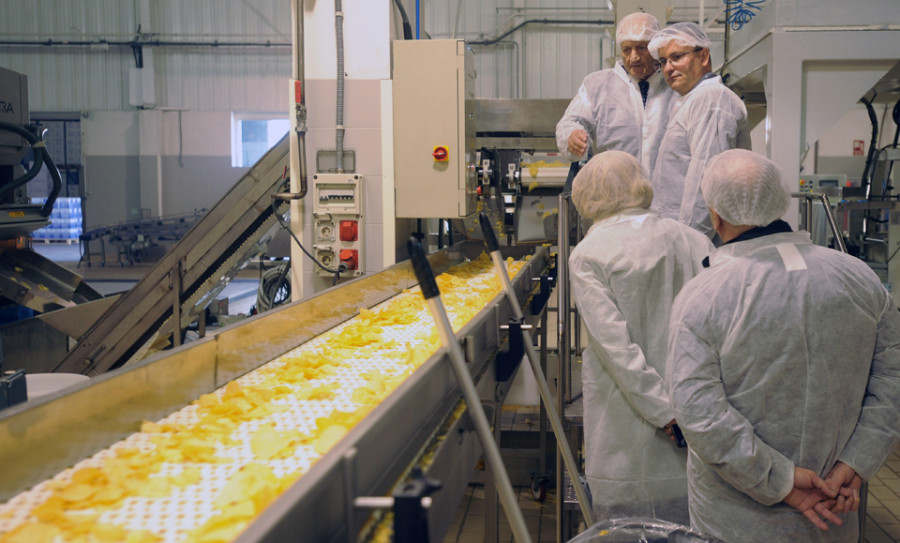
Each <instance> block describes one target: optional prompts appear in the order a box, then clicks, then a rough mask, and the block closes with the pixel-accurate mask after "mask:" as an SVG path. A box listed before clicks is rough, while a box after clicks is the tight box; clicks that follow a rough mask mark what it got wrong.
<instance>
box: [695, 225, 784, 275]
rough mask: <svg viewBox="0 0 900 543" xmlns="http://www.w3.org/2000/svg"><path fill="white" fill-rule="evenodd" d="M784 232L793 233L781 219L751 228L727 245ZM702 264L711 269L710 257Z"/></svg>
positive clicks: (726, 243) (727, 242)
mask: <svg viewBox="0 0 900 543" xmlns="http://www.w3.org/2000/svg"><path fill="white" fill-rule="evenodd" d="M784 232H793V230H791V225H789V224H788V223H786V222H784V221H783V220H781V219H777V220H775V221H773V222H770V223H769V224H767V225H765V226H757V227H755V228H751V229H750V230H747V231H746V232H744V233H743V234H741V235H740V236H738V237H736V238H734V239H732V240H731V241H726V242H725V245H728V244H729V243H737V242H739V241H747V240H750V239H755V238H761V237H763V236H769V235H771V234H781V233H784ZM702 264H703V267H704V268H708V267H709V257H708V256H707V257H706V258H704V259H703V262H702Z"/></svg>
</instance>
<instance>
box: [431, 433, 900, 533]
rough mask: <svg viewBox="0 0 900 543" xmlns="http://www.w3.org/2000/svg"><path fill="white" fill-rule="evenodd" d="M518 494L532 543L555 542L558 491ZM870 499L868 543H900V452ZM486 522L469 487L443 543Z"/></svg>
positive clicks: (479, 491)
mask: <svg viewBox="0 0 900 543" xmlns="http://www.w3.org/2000/svg"><path fill="white" fill-rule="evenodd" d="M515 490H516V495H517V497H518V501H519V506H520V507H521V508H522V515H523V516H524V517H525V524H526V526H528V528H529V531H530V533H531V538H532V542H533V543H548V542H555V541H556V506H555V501H556V491H555V490H552V489H551V490H550V491H548V493H547V498H546V499H545V501H544V502H543V503H540V502H537V501H535V500H534V498H532V495H531V489H530V488H529V487H516V488H515ZM867 499H868V504H867V507H866V525H865V530H864V538H865V543H897V542H898V541H900V448H898V450H897V451H895V452H894V454H892V455H891V456H890V458H889V459H888V461H887V463H886V464H885V465H884V466H883V467H882V468H881V470H880V471H879V472H878V474H877V475H876V476H875V477H874V478H873V479H872V480H871V481H869V492H868V497H867ZM484 518H485V517H484V487H483V486H481V485H470V486H469V489H468V491H467V492H466V496H465V498H464V500H463V502H462V503H461V504H460V508H459V510H458V511H457V513H456V518H455V519H454V521H453V525H452V526H451V528H450V531H449V532H448V533H447V535H446V537H445V538H444V541H443V543H483V542H485V540H484ZM512 540H513V539H512V535H511V532H510V530H509V525H508V523H507V522H506V518H505V517H504V516H503V514H502V513H501V514H500V538H499V540H498V542H497V543H511V542H512Z"/></svg>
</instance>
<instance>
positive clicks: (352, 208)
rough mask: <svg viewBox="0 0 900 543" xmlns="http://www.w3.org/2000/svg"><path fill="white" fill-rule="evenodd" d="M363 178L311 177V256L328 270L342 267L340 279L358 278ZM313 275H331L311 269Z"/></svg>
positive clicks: (342, 175) (350, 175)
mask: <svg viewBox="0 0 900 543" xmlns="http://www.w3.org/2000/svg"><path fill="white" fill-rule="evenodd" d="M362 186H363V177H362V176H361V175H359V174H355V173H327V174H326V173H317V174H314V175H313V176H312V196H313V202H314V203H313V223H314V228H315V230H314V233H313V236H314V239H315V241H314V243H313V248H314V254H315V257H316V260H318V261H319V262H320V263H321V264H322V265H323V266H325V267H326V268H328V269H329V270H337V269H339V268H343V271H342V272H341V277H355V276H359V275H362V274H363V273H364V270H363V237H364V236H363V228H362V218H363V199H362V194H363V191H362ZM314 269H315V273H316V275H322V276H328V277H333V276H334V273H333V272H329V271H326V270H323V269H322V268H321V267H319V266H315V268H314Z"/></svg>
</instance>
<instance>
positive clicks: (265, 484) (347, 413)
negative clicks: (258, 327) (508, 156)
mask: <svg viewBox="0 0 900 543" xmlns="http://www.w3.org/2000/svg"><path fill="white" fill-rule="evenodd" d="M523 264H524V262H522V261H516V262H514V261H513V260H512V259H511V258H510V259H508V261H507V266H508V268H509V271H510V276H515V273H516V272H518V270H519V269H521V267H522V265H523ZM437 283H438V286H439V288H440V290H441V297H442V300H443V304H444V306H445V307H446V309H447V312H448V314H449V317H450V321H451V323H452V324H453V327H454V330H459V329H460V328H461V327H462V326H463V325H464V324H465V323H466V322H468V321H469V320H470V319H471V318H472V317H473V316H474V315H475V314H476V313H478V312H479V311H480V310H481V309H483V308H484V307H485V305H486V304H487V303H488V302H489V301H491V300H492V299H494V298H495V297H496V296H497V295H498V294H499V293H500V292H501V285H500V280H499V278H498V277H497V275H496V273H495V271H494V270H493V268H492V264H491V259H490V257H489V256H488V255H486V254H482V255H481V257H479V258H478V259H477V260H474V261H471V262H466V263H464V264H460V265H458V266H455V267H454V268H452V269H451V270H449V271H448V272H447V273H444V274H441V275H440V276H438V277H437ZM439 346H440V340H439V338H438V334H437V330H436V329H435V327H434V322H433V320H432V318H431V315H430V314H429V312H428V310H427V307H426V304H425V301H424V299H423V298H422V295H421V293H420V292H419V291H418V288H416V289H415V290H414V291H405V292H403V293H401V294H399V295H397V296H395V297H393V298H391V299H389V300H387V301H385V302H384V303H382V304H380V305H378V306H376V307H374V308H372V309H360V313H359V315H358V316H356V317H354V318H353V319H350V320H349V321H347V322H345V323H344V324H342V325H340V326H338V327H336V328H334V329H332V330H329V331H328V332H326V333H324V334H322V335H320V336H318V337H317V338H315V339H313V340H311V341H309V342H307V343H305V344H304V345H302V346H300V347H298V348H296V349H294V350H293V351H291V352H289V353H287V354H285V355H283V356H281V357H279V358H277V359H275V360H273V361H271V362H269V363H267V364H265V365H263V366H261V367H259V368H258V369H256V370H254V371H253V372H250V373H248V374H247V375H244V376H242V377H241V378H239V379H236V380H234V381H232V382H230V383H228V384H227V385H226V386H224V387H222V388H220V389H218V390H216V391H214V392H212V393H210V394H206V395H204V396H202V397H200V398H199V399H197V400H195V401H194V402H193V403H191V404H190V405H188V406H186V407H184V408H183V409H181V410H179V411H176V412H175V413H173V414H171V415H169V416H168V417H166V418H164V419H162V420H160V421H157V422H149V421H145V422H144V423H143V424H142V425H141V428H140V431H139V432H136V433H134V434H132V435H131V436H129V437H127V438H126V439H124V440H122V441H120V442H118V443H116V444H114V445H112V446H111V447H109V448H107V449H105V450H103V451H100V452H99V453H97V454H96V455H94V456H92V457H90V458H88V459H86V460H84V461H82V462H80V463H79V464H77V465H76V466H74V467H72V468H70V469H67V470H65V471H63V472H61V473H59V474H58V475H56V476H55V477H53V478H52V479H48V480H47V481H44V482H43V483H40V484H39V485H37V486H35V487H34V488H32V489H31V490H29V491H27V492H24V493H22V494H19V495H18V496H15V497H13V498H12V499H11V500H9V501H8V502H6V503H5V504H2V505H0V541H4V542H8V543H19V542H22V543H44V542H46V543H55V542H67V543H68V542H82V541H83V542H92V543H102V542H116V543H121V542H125V543H156V542H198V543H199V542H204V543H207V542H208V543H213V542H226V541H231V540H233V539H234V538H235V537H237V536H238V535H239V534H240V533H241V531H243V530H244V529H245V528H246V527H247V525H248V524H249V523H250V522H251V521H252V520H253V519H254V518H255V517H256V516H258V515H259V513H260V512H261V511H262V510H263V509H264V508H265V507H266V506H267V505H268V504H269V503H271V502H272V501H273V500H275V498H277V497H278V496H279V495H280V494H281V493H282V492H283V491H285V490H286V489H287V488H288V487H289V486H290V485H291V484H293V483H294V482H295V481H296V480H297V479H298V478H299V477H301V476H302V475H303V474H304V473H305V472H306V471H307V470H308V469H309V468H310V466H312V464H313V463H315V462H316V460H318V459H319V458H321V456H322V455H323V454H325V453H326V452H328V451H329V450H330V449H331V448H332V447H333V446H334V445H335V443H337V442H338V441H340V439H341V438H343V437H344V435H345V434H346V433H347V432H348V431H350V429H351V428H353V427H354V425H356V423H357V422H359V421H360V420H361V419H362V418H363V417H365V416H366V414H367V413H369V411H371V410H372V409H373V408H374V407H375V406H376V405H378V403H380V402H381V401H382V400H384V398H385V397H387V395H388V394H390V393H391V391H393V390H394V389H395V388H396V387H397V386H398V385H399V384H400V383H401V382H402V381H403V380H404V379H405V378H406V377H407V376H408V375H409V374H410V373H412V372H413V371H414V370H415V369H416V368H417V367H419V366H420V365H421V364H422V363H423V362H425V361H426V360H427V359H428V358H429V357H430V356H431V355H432V354H433V353H434V352H435V351H436V350H437V348H438V347H439Z"/></svg>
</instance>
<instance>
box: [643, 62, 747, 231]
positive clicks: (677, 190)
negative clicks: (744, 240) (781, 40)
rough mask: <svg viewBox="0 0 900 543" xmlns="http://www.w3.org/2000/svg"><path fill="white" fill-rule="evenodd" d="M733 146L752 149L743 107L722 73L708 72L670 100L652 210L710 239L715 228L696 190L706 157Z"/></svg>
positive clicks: (655, 171) (655, 173)
mask: <svg viewBox="0 0 900 543" xmlns="http://www.w3.org/2000/svg"><path fill="white" fill-rule="evenodd" d="M735 148H740V149H750V126H749V124H748V122H747V108H746V107H744V103H743V102H742V101H741V99H740V98H739V97H738V96H737V95H736V94H735V93H734V92H732V91H731V90H730V89H729V88H728V87H726V86H725V85H723V84H722V78H721V77H719V76H718V75H715V76H710V77H708V78H706V79H703V80H701V81H700V82H699V83H697V85H696V86H695V87H694V88H693V89H691V91H690V92H689V93H687V94H686V95H684V96H678V97H677V98H675V99H674V101H673V102H672V109H671V112H670V113H669V124H668V126H667V127H666V130H665V135H664V136H663V138H662V141H661V143H660V146H659V156H658V157H657V159H656V164H655V166H654V168H653V172H652V174H651V178H650V184H651V185H653V205H652V206H651V207H652V209H655V210H657V211H659V214H660V215H662V216H663V217H669V218H672V219H676V220H677V221H679V222H682V223H684V224H687V225H689V226H691V227H692V228H696V229H697V230H700V231H701V232H703V233H704V234H706V235H707V236H709V237H710V239H712V237H713V236H714V235H715V234H716V232H715V230H713V227H712V222H711V220H710V218H709V209H708V208H707V207H706V202H705V201H704V200H703V195H702V194H700V178H701V176H702V175H703V169H704V168H705V167H706V163H707V162H708V161H709V159H710V158H712V157H714V156H716V155H717V154H719V153H721V152H722V151H727V150H728V149H735Z"/></svg>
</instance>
